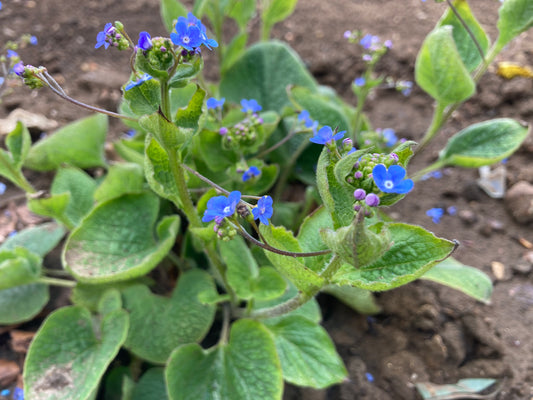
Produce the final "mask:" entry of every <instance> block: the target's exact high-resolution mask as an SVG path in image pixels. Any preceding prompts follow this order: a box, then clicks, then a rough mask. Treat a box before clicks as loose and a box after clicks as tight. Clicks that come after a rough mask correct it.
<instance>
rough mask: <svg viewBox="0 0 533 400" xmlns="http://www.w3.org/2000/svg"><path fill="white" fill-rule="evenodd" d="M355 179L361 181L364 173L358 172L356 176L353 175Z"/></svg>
mask: <svg viewBox="0 0 533 400" xmlns="http://www.w3.org/2000/svg"><path fill="white" fill-rule="evenodd" d="M353 177H354V178H355V179H361V178H362V177H363V173H362V172H361V171H357V172H356V173H355V174H353Z"/></svg>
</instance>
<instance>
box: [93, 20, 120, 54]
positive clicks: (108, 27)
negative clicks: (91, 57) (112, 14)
mask: <svg viewBox="0 0 533 400" xmlns="http://www.w3.org/2000/svg"><path fill="white" fill-rule="evenodd" d="M115 32H116V28H115V27H114V26H113V24H112V23H111V22H108V23H107V24H105V26H104V30H103V31H101V32H98V34H97V35H96V45H95V46H94V48H95V49H98V48H99V47H102V46H104V48H106V49H107V48H108V47H109V45H110V44H111V40H110V39H111V36H112V35H113V34H114V33H115Z"/></svg>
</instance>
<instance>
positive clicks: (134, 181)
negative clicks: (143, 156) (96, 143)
mask: <svg viewBox="0 0 533 400" xmlns="http://www.w3.org/2000/svg"><path fill="white" fill-rule="evenodd" d="M143 186H144V171H143V168H142V167H141V166H140V165H139V164H135V163H118V164H115V165H112V166H111V167H110V168H109V171H108V173H107V175H106V177H105V178H104V180H103V181H102V183H101V184H100V186H98V188H97V189H96V191H95V192H94V199H95V200H96V201H97V202H99V203H101V202H104V201H107V200H111V199H114V198H117V197H120V196H122V195H123V194H130V193H140V192H142V190H143Z"/></svg>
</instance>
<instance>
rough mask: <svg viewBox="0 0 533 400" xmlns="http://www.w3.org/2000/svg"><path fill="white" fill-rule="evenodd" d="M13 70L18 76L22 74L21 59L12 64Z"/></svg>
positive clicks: (22, 65)
mask: <svg viewBox="0 0 533 400" xmlns="http://www.w3.org/2000/svg"><path fill="white" fill-rule="evenodd" d="M13 72H14V73H15V74H17V75H18V76H22V75H24V63H23V62H22V61H19V62H18V63H16V64H15V65H13Z"/></svg>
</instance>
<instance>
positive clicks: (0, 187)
mask: <svg viewBox="0 0 533 400" xmlns="http://www.w3.org/2000/svg"><path fill="white" fill-rule="evenodd" d="M6 189H7V187H6V185H5V183H2V182H0V195H2V194H4V193H5V192H6Z"/></svg>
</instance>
